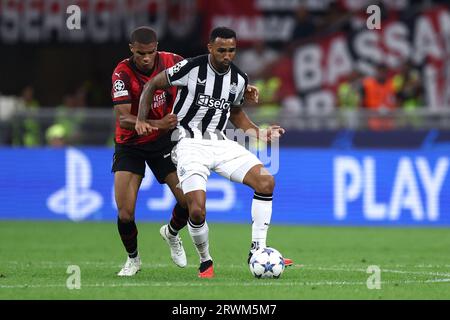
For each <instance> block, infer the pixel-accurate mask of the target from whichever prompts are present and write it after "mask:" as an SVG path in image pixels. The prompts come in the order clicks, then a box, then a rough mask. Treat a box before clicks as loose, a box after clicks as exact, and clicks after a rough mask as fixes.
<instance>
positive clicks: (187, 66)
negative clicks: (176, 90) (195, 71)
mask: <svg viewBox="0 0 450 320" xmlns="http://www.w3.org/2000/svg"><path fill="white" fill-rule="evenodd" d="M192 68H193V65H192V63H191V62H190V60H188V59H184V60H181V61H180V62H178V63H176V64H175V65H173V66H172V67H170V68H167V69H166V76H167V80H168V81H169V84H170V85H171V86H187V84H188V78H189V72H190V71H191V70H192Z"/></svg>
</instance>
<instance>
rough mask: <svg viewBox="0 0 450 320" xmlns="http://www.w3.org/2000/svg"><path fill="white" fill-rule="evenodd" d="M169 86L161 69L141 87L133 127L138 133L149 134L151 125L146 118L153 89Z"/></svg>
mask: <svg viewBox="0 0 450 320" xmlns="http://www.w3.org/2000/svg"><path fill="white" fill-rule="evenodd" d="M168 87H170V85H169V81H168V80H167V77H166V71H161V72H160V73H158V74H157V75H156V76H155V77H154V78H152V79H151V80H150V81H148V82H147V83H146V84H145V85H144V88H143V89H142V93H141V97H140V99H139V110H138V114H137V119H136V125H135V127H134V128H135V129H136V131H137V133H138V134H140V135H143V134H149V133H150V132H151V129H150V128H151V127H152V126H151V125H150V123H148V122H147V121H145V120H146V118H147V115H148V111H149V110H150V106H151V103H152V101H153V96H154V95H155V91H156V90H158V89H167V88H168Z"/></svg>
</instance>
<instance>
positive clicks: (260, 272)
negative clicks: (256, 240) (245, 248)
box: [249, 247, 285, 279]
mask: <svg viewBox="0 0 450 320" xmlns="http://www.w3.org/2000/svg"><path fill="white" fill-rule="evenodd" d="M249 267H250V272H251V273H252V274H253V275H254V276H255V277H256V278H276V279H278V278H279V277H280V276H281V275H282V274H283V271H284V268H285V265H284V259H283V256H282V255H281V253H280V252H279V251H278V250H276V249H274V248H270V247H266V248H259V249H258V250H256V251H255V253H253V255H252V257H251V258H250V262H249Z"/></svg>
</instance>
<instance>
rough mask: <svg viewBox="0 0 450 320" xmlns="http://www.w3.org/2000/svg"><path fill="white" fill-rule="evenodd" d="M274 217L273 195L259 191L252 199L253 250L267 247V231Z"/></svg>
mask: <svg viewBox="0 0 450 320" xmlns="http://www.w3.org/2000/svg"><path fill="white" fill-rule="evenodd" d="M271 217H272V195H271V194H262V193H257V192H255V194H254V195H253V201H252V221H253V223H252V247H251V250H250V251H251V252H254V251H255V250H256V249H258V248H264V247H266V246H267V245H266V240H267V231H268V230H269V225H270V219H271Z"/></svg>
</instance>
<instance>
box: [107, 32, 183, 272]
mask: <svg viewBox="0 0 450 320" xmlns="http://www.w3.org/2000/svg"><path fill="white" fill-rule="evenodd" d="M129 46H130V50H131V52H132V54H133V55H132V56H131V57H130V58H128V59H125V60H123V61H121V62H120V63H119V64H118V65H117V67H116V68H115V69H114V72H113V74H112V90H111V95H112V100H113V104H114V111H115V114H116V131H115V152H114V158H113V165H112V172H114V192H115V200H116V203H117V208H118V219H117V226H118V230H119V234H120V237H121V239H122V242H123V245H124V247H125V249H126V251H127V253H128V258H127V261H126V263H125V265H124V266H123V268H122V270H120V272H119V273H118V275H119V276H132V275H134V274H136V272H138V271H139V270H140V266H141V261H140V258H139V254H138V249H137V235H138V230H137V227H136V223H135V207H136V199H137V193H138V190H139V187H140V185H141V182H142V179H143V177H144V173H145V164H146V163H147V165H148V166H149V168H150V169H151V170H152V172H153V174H154V176H155V177H156V179H157V180H158V182H159V183H161V184H163V183H166V184H167V185H168V186H169V188H170V189H171V191H172V193H173V195H174V196H175V198H176V200H177V203H176V205H175V207H174V209H173V211H172V218H171V220H170V222H169V224H167V225H164V226H163V227H161V229H160V233H161V236H162V237H163V238H164V239H165V240H166V242H167V243H168V244H169V247H170V251H171V257H172V259H173V261H174V262H175V264H177V265H178V266H180V267H184V266H186V263H187V262H186V254H185V252H184V248H183V246H182V242H181V239H180V237H179V236H178V231H179V230H180V229H181V228H183V227H184V226H185V225H186V223H187V219H188V216H189V213H188V210H187V205H186V200H185V197H184V195H183V192H182V191H181V189H179V188H177V187H176V186H177V184H178V177H177V174H176V167H175V165H174V164H173V163H172V160H171V156H170V153H171V150H172V148H173V146H174V142H172V141H171V139H170V134H168V130H169V129H171V128H174V127H175V126H176V125H177V117H176V115H173V114H170V113H171V111H172V106H173V102H174V100H175V96H176V92H177V88H176V87H172V88H170V89H167V90H158V91H157V92H156V93H155V96H154V99H153V103H152V106H151V110H150V111H149V113H148V116H147V120H146V121H148V123H149V124H150V125H151V127H152V130H151V132H150V134H148V135H142V136H139V135H138V134H137V133H136V131H135V130H134V125H135V122H136V115H137V112H138V107H139V98H140V95H141V92H142V89H143V87H144V84H145V83H146V82H147V81H149V80H150V79H151V78H152V77H154V76H155V75H157V74H158V73H160V72H161V71H162V70H164V69H166V68H169V67H171V66H173V65H175V64H176V63H177V62H179V61H181V60H183V58H182V57H180V56H179V55H176V54H173V53H169V52H163V51H158V50H157V46H158V42H157V35H156V32H155V31H154V30H153V29H151V28H149V27H139V28H137V29H135V30H134V31H133V32H132V34H131V39H130V44H129Z"/></svg>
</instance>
